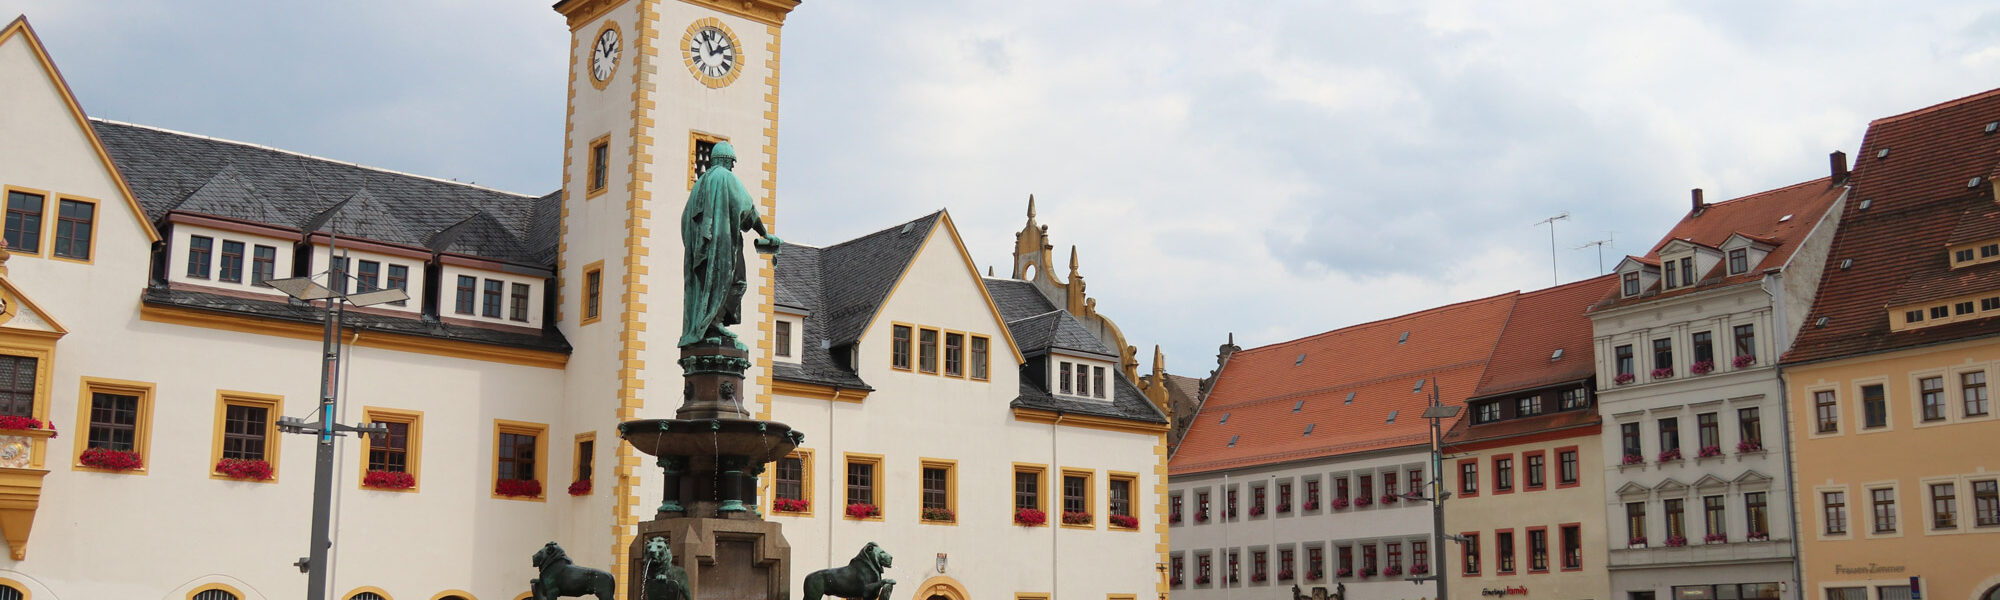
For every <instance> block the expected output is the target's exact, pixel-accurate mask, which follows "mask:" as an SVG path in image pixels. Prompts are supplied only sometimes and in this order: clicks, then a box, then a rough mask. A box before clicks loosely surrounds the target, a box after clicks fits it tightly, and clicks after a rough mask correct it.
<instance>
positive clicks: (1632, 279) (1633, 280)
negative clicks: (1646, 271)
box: [1625, 271, 1639, 298]
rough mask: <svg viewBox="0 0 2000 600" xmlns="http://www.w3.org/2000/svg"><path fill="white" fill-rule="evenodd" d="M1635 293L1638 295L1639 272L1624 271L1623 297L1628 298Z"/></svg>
mask: <svg viewBox="0 0 2000 600" xmlns="http://www.w3.org/2000/svg"><path fill="white" fill-rule="evenodd" d="M1637 295H1639V273H1638V272H1637V271H1634V272H1631V273H1626V274H1625V297H1627V298H1630V297H1633V296H1637Z"/></svg>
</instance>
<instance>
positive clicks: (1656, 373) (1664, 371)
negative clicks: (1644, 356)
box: [1653, 367, 1674, 379]
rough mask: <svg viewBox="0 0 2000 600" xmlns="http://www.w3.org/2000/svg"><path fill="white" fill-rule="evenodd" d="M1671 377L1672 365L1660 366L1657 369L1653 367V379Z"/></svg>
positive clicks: (1672, 373)
mask: <svg viewBox="0 0 2000 600" xmlns="http://www.w3.org/2000/svg"><path fill="white" fill-rule="evenodd" d="M1673 377H1674V368H1673V367H1660V368H1658V369H1653V378H1654V379H1673Z"/></svg>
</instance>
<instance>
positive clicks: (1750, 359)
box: [1729, 354, 1757, 369]
mask: <svg viewBox="0 0 2000 600" xmlns="http://www.w3.org/2000/svg"><path fill="white" fill-rule="evenodd" d="M1729 364H1730V365H1731V366H1734V367H1736V368H1738V369H1741V368H1743V367H1747V366H1750V365H1754V364H1757V357H1756V355H1752V354H1745V355H1743V356H1738V357H1736V360H1732V361H1729Z"/></svg>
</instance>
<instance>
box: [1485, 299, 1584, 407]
mask: <svg viewBox="0 0 2000 600" xmlns="http://www.w3.org/2000/svg"><path fill="white" fill-rule="evenodd" d="M1617 286H1618V275H1617V274H1616V273H1613V274H1610V275H1603V276H1599V277H1593V278H1590V279H1585V280H1583V281H1578V282H1574V283H1566V284H1563V285H1559V286H1556V287H1551V288H1545V289H1540V290H1535V291H1532V292H1528V293H1524V294H1521V297H1520V299H1518V300H1516V301H1515V302H1514V310H1513V312H1512V314H1510V315H1509V316H1508V317H1507V326H1506V330H1505V331H1504V332H1503V333H1501V334H1500V341H1499V343H1498V344H1497V345H1495V346H1494V348H1493V358H1492V359H1490V360H1488V361H1487V362H1486V374H1485V376H1483V377H1481V378H1480V380H1479V389H1478V390H1475V391H1474V392H1473V395H1474V397H1486V396H1492V395H1496V394H1506V393H1512V392H1521V391H1526V390H1532V389H1535V388H1540V387H1544V386H1549V385H1554V384H1558V383H1562V382H1565V381H1577V380H1581V379H1588V378H1590V377H1591V376H1592V375H1594V374H1596V372H1597V363H1596V361H1595V359H1594V354H1595V353H1594V351H1593V350H1592V346H1593V344H1592V343H1591V340H1592V338H1591V325H1590V317H1589V316H1586V315H1585V314H1584V310H1585V309H1588V308H1589V307H1590V305H1591V303H1593V302H1596V301H1597V300H1598V299H1600V298H1603V297H1604V296H1605V294H1608V293H1612V292H1615V291H1616V289H1617ZM1557 350H1561V351H1562V357H1561V358H1551V357H1552V356H1554V355H1555V353H1556V351H1557Z"/></svg>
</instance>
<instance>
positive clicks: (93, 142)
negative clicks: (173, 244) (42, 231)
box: [0, 15, 160, 242]
mask: <svg viewBox="0 0 2000 600" xmlns="http://www.w3.org/2000/svg"><path fill="white" fill-rule="evenodd" d="M16 43H18V44H25V45H26V46H27V49H28V51H29V52H30V53H32V54H33V55H34V57H35V59H36V61H37V62H39V63H40V70H41V71H42V73H43V74H44V75H46V76H47V77H48V80H49V84H50V85H51V86H52V87H53V88H55V90H56V93H57V95H58V96H60V97H61V99H62V103H63V106H64V107H65V108H66V109H67V112H68V113H69V116H70V118H71V119H72V120H74V121H75V122H76V126H77V129H78V132H79V133H80V134H81V135H82V136H83V137H84V138H85V139H87V140H89V142H90V148H91V150H92V152H93V153H95V154H96V155H97V162H98V164H99V165H101V166H102V168H103V169H104V173H105V175H106V176H107V177H109V178H110V179H111V181H112V183H113V184H114V185H115V186H116V187H117V188H118V195H119V199H121V200H124V204H125V206H126V208H127V209H129V210H130V211H131V212H130V214H131V215H132V216H133V218H135V219H137V220H138V221H139V229H140V231H143V232H145V234H146V239H147V241H151V242H158V241H160V232H159V231H158V230H157V229H154V227H153V223H152V221H151V220H149V219H147V218H146V213H145V211H143V210H140V208H139V202H138V200H137V199H136V197H135V196H134V195H133V194H132V188H131V186H130V185H128V184H127V183H126V181H125V177H124V174H123V173H120V172H119V170H118V168H117V166H116V164H115V163H113V162H112V160H111V155H110V153H108V152H107V151H106V150H105V146H104V141H103V140H101V139H99V138H98V136H97V133H96V131H95V130H94V129H92V128H91V126H90V118H89V117H88V116H87V115H85V114H84V112H83V105H81V104H78V103H77V101H76V94H74V93H72V92H71V91H70V88H69V82H68V81H67V80H65V79H63V76H62V71H61V70H60V69H57V68H56V64H55V61H53V60H51V59H50V58H49V52H48V49H47V48H45V47H43V46H42V39H41V37H40V36H37V35H35V29H34V27H31V26H29V25H28V17H27V15H21V16H19V17H16V18H15V19H14V21H13V22H11V23H8V24H7V26H6V28H4V29H0V48H6V47H8V45H9V44H16Z"/></svg>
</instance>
